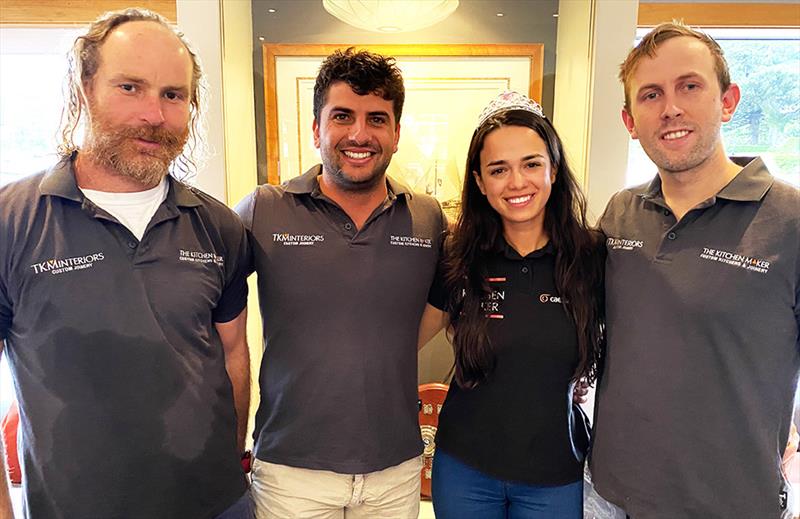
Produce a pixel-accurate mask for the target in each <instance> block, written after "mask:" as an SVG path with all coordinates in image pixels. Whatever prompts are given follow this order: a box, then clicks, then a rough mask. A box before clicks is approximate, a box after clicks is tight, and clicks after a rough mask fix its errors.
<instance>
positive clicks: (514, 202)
mask: <svg viewBox="0 0 800 519" xmlns="http://www.w3.org/2000/svg"><path fill="white" fill-rule="evenodd" d="M531 198H533V195H523V196H515V197H512V198H506V202H508V203H509V204H511V205H519V204H524V203H525V202H527V201H528V200H530V199H531Z"/></svg>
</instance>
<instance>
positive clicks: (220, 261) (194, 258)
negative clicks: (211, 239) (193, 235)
mask: <svg viewBox="0 0 800 519" xmlns="http://www.w3.org/2000/svg"><path fill="white" fill-rule="evenodd" d="M178 259H179V260H180V261H188V262H189V263H201V264H206V263H213V264H214V265H219V266H220V267H221V266H222V265H224V264H225V258H223V257H222V256H220V255H219V254H215V253H213V252H203V251H196V250H184V249H180V253H179V254H178Z"/></svg>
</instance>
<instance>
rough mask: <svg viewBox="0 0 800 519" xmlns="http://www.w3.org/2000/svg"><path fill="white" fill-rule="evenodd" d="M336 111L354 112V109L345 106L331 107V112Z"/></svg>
mask: <svg viewBox="0 0 800 519" xmlns="http://www.w3.org/2000/svg"><path fill="white" fill-rule="evenodd" d="M334 112H339V113H345V114H352V113H353V110H351V109H349V108H345V107H343V106H334V107H333V108H331V112H330V113H334Z"/></svg>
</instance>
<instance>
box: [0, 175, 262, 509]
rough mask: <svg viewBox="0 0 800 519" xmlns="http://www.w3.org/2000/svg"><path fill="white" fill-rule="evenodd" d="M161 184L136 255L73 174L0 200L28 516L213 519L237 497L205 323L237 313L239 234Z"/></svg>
mask: <svg viewBox="0 0 800 519" xmlns="http://www.w3.org/2000/svg"><path fill="white" fill-rule="evenodd" d="M169 182H170V184H169V192H168V194H167V198H166V200H165V201H164V202H163V203H162V204H161V206H160V207H159V208H158V210H157V211H156V213H155V215H154V216H153V219H152V220H151V222H150V224H149V225H148V228H147V230H146V231H145V234H144V236H143V238H142V241H141V242H140V241H138V240H137V239H136V238H135V237H134V236H133V234H131V232H130V231H129V230H128V229H127V228H125V227H124V226H122V225H121V224H119V223H117V221H116V220H115V219H114V218H113V217H111V216H110V215H109V214H108V213H106V212H105V211H103V210H102V209H100V208H98V207H97V206H96V205H94V204H93V203H92V202H91V201H90V200H88V199H86V198H85V197H84V196H83V194H82V193H81V191H80V190H79V189H78V187H77V186H76V184H75V177H74V172H73V168H72V161H71V160H65V161H62V162H60V163H59V164H58V165H56V166H55V167H54V168H53V169H51V170H49V171H46V172H44V173H41V174H38V175H34V176H32V177H29V178H27V179H25V180H22V181H20V182H17V183H14V184H10V185H8V186H5V187H3V188H0V339H5V341H6V349H5V352H6V353H7V354H8V359H9V361H10V366H11V371H12V374H13V378H14V382H15V386H16V389H17V395H18V397H19V403H20V425H21V430H22V456H21V458H22V461H23V463H22V465H23V484H24V486H25V494H26V498H25V499H26V502H27V509H28V510H27V514H28V515H27V517H32V518H37V519H38V518H47V519H78V518H79V519H90V518H97V519H100V518H102V519H112V518H114V519H116V518H119V519H122V518H125V519H132V518H137V519H138V518H141V519H153V518H175V519H186V518H190V517H191V518H209V517H213V516H215V515H217V514H219V513H220V512H222V511H224V510H225V509H227V508H228V507H229V506H230V505H232V504H233V503H234V502H235V501H236V500H237V499H238V498H239V497H240V496H241V495H242V494H243V492H244V491H245V479H244V475H243V474H242V470H241V467H240V464H239V455H238V453H237V449H236V417H235V412H234V404H233V393H232V390H231V384H230V380H229V379H228V376H227V373H226V371H225V363H224V357H223V350H222V344H221V342H220V338H219V335H218V334H217V332H216V329H215V328H214V325H213V323H214V322H215V321H216V322H225V321H229V320H231V319H232V318H234V317H236V316H237V315H238V314H239V313H240V312H241V310H242V309H243V308H244V306H245V304H246V294H247V288H246V287H247V285H246V283H245V274H246V270H247V267H246V261H243V260H245V259H246V258H247V257H248V254H247V253H248V250H247V240H246V234H245V230H244V227H243V226H242V224H241V222H240V221H239V219H238V218H237V217H236V215H235V214H234V213H233V212H232V211H231V210H230V209H228V208H226V207H225V206H224V205H222V204H221V203H219V202H217V201H216V200H214V199H213V198H211V197H209V196H207V195H205V194H203V193H201V192H199V191H197V190H195V189H192V188H188V187H186V186H184V185H182V184H180V183H178V182H175V181H174V180H172V179H170V180H169Z"/></svg>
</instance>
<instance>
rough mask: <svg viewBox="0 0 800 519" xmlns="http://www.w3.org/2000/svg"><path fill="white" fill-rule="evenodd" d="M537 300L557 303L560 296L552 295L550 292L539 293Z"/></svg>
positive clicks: (559, 300) (559, 302)
mask: <svg viewBox="0 0 800 519" xmlns="http://www.w3.org/2000/svg"><path fill="white" fill-rule="evenodd" d="M539 302H540V303H557V304H559V305H560V304H561V297H560V296H554V295H552V294H541V295H539Z"/></svg>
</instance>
